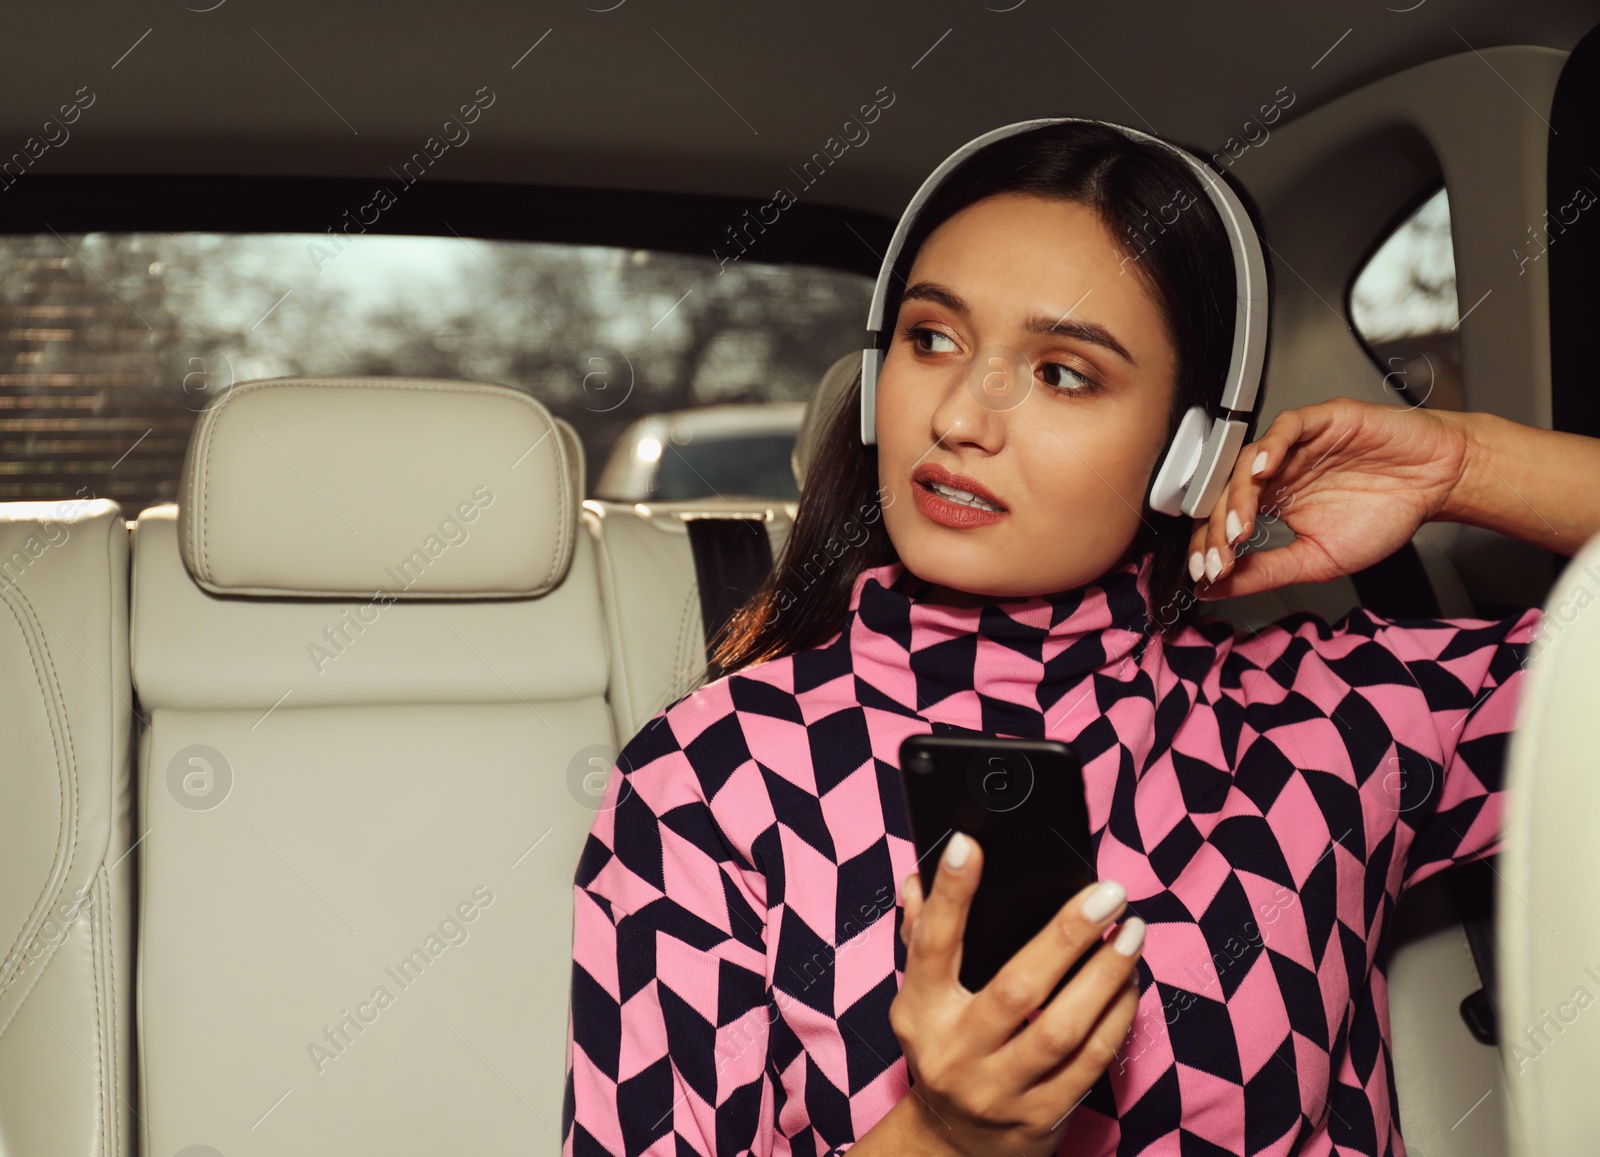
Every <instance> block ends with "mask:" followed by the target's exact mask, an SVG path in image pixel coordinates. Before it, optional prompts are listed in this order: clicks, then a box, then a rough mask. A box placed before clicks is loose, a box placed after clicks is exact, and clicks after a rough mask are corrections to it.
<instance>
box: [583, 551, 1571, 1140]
mask: <svg viewBox="0 0 1600 1157" xmlns="http://www.w3.org/2000/svg"><path fill="white" fill-rule="evenodd" d="M1150 565H1151V556H1150V555H1148V554H1146V555H1143V556H1141V557H1140V558H1139V559H1138V560H1136V561H1133V562H1129V563H1127V564H1126V565H1124V566H1122V567H1120V568H1118V569H1115V570H1113V571H1111V572H1108V573H1107V574H1106V575H1104V576H1102V577H1101V578H1100V579H1099V580H1097V582H1096V583H1094V584H1092V585H1090V586H1087V587H1084V588H1081V589H1079V590H1075V591H1070V592H1065V593H1060V594H1054V595H1049V596H1040V597H1035V598H1030V599H1013V600H1001V601H998V602H995V603H992V604H990V605H987V606H984V607H981V608H957V607H952V606H948V605H944V604H937V603H933V602H930V601H927V600H925V599H921V598H918V597H917V596H916V595H915V594H914V593H912V592H914V591H916V590H919V589H922V588H921V587H920V584H918V582H917V580H916V579H915V576H912V575H910V574H909V573H908V572H907V571H906V570H905V568H904V567H903V566H902V565H901V564H899V563H895V564H891V565H888V566H882V567H878V568H875V569H872V570H868V571H866V572H865V573H863V574H862V575H860V576H859V577H858V578H857V580H856V583H855V588H854V591H853V594H852V597H851V605H850V612H849V614H848V615H847V617H846V619H845V622H844V626H843V628H842V630H841V631H840V633H839V634H838V635H837V636H835V637H834V638H833V639H831V640H830V641H828V642H827V643H825V644H823V645H821V646H819V647H815V648H812V649H810V650H806V651H801V652H796V653H794V654H790V655H787V656H784V657H783V658H780V659H775V660H772V661H770V662H766V663H761V664H758V665H755V666H752V667H748V668H746V669H744V670H742V671H739V672H736V673H734V674H732V675H730V676H726V677H724V678H721V679H718V680H717V681H715V682H713V683H710V684H708V685H707V686H705V687H703V688H701V689H699V690H697V691H694V692H692V693H690V694H689V695H687V696H685V697H683V698H681V699H679V700H678V701H677V702H675V703H673V704H672V705H671V706H669V707H667V708H666V709H664V710H663V711H662V712H661V713H660V714H658V715H657V716H656V717H655V718H654V719H652V720H651V722H650V723H649V724H647V725H646V726H645V727H644V728H643V729H642V730H641V731H640V733H639V734H638V735H637V736H635V737H634V738H633V739H632V741H631V742H629V743H628V744H627V746H626V747H625V748H624V749H623V750H622V752H621V753H620V755H619V757H618V761H617V763H618V766H617V768H616V769H614V770H613V772H612V774H611V778H610V781H609V784H608V787H607V791H606V795H605V797H604V799H603V802H602V804H601V810H600V811H599V813H598V814H597V816H596V818H595V823H594V827H593V830H592V832H591V834H590V837H589V840H588V842H587V845H586V847H585V850H584V852H583V855H582V858H581V861H580V863H579V865H578V868H577V873H576V878H575V881H574V890H573V896H574V902H575V905H576V910H575V925H574V943H573V972H572V992H571V1000H572V1004H571V1019H570V1022H569V1035H568V1046H567V1047H568V1052H567V1078H566V1081H567V1083H566V1099H565V1106H564V1113H563V1123H562V1133H563V1146H564V1149H563V1151H564V1153H566V1154H569V1155H572V1157H585V1155H587V1154H600V1153H609V1154H617V1155H621V1154H626V1155H629V1157H632V1155H634V1154H644V1153H649V1154H662V1155H672V1157H678V1155H687V1154H701V1155H705V1157H710V1155H717V1157H733V1155H736V1154H745V1153H751V1154H761V1155H766V1154H804V1155H809V1157H821V1155H823V1154H832V1153H840V1152H844V1151H846V1150H847V1149H849V1148H850V1146H851V1145H852V1144H853V1143H854V1142H855V1141H856V1140H858V1139H859V1138H860V1137H862V1136H863V1135H864V1134H865V1133H866V1132H867V1130H869V1129H870V1128H871V1127H872V1126H873V1125H874V1124H875V1123H876V1122H877V1121H878V1120H879V1119H880V1118H882V1117H883V1116H884V1114H885V1113H887V1112H888V1111H889V1108H890V1107H891V1106H892V1105H893V1104H894V1103H895V1102H896V1101H897V1100H899V1099H900V1097H902V1096H904V1095H905V1094H906V1091H907V1087H908V1074H907V1070H906V1063H905V1060H904V1058H903V1056H902V1055H901V1052H900V1048H899V1043H898V1041H897V1039H896V1038H895V1035H894V1033H893V1031H892V1030H891V1029H890V1026H889V1004H890V1002H891V1001H892V1000H893V998H894V995H895V993H896V992H897V991H898V987H899V984H900V981H901V979H902V977H903V970H904V967H905V948H904V945H903V944H902V943H901V941H900V937H899V927H900V923H901V920H902V917H903V909H902V908H901V907H899V906H898V903H897V898H898V896H899V882H900V881H901V880H903V879H904V878H905V877H906V876H908V875H909V874H910V873H911V872H912V871H913V870H914V865H915V853H914V852H913V849H912V844H911V842H910V833H909V829H908V827H907V821H906V816H905V812H904V807H903V804H902V799H901V794H900V788H899V781H898V772H897V770H896V763H897V759H898V753H899V747H900V742H901V740H902V739H904V738H905V737H906V736H908V735H912V734H917V733H925V732H929V731H932V732H934V733H953V734H960V733H967V732H984V733H988V734H995V735H1014V736H1027V737H1048V738H1052V739H1061V740H1065V741H1067V742H1069V743H1070V744H1072V745H1073V747H1074V748H1075V749H1076V751H1077V753H1078V755H1079V756H1080V758H1081V759H1082V761H1083V766H1084V779H1085V783H1086V790H1087V796H1088V799H1087V802H1088V813H1089V821H1090V829H1091V832H1092V835H1093V839H1094V845H1095V848H1096V854H1095V858H1096V865H1097V868H1098V871H1099V875H1100V877H1101V878H1102V879H1113V880H1117V881H1119V882H1121V883H1122V884H1123V885H1124V886H1125V887H1126V888H1127V892H1128V912H1129V913H1131V914H1136V915H1138V916H1141V917H1143V918H1144V920H1145V921H1147V923H1148V925H1149V929H1148V933H1147V937H1146V941H1145V946H1144V950H1143V953H1142V955H1141V956H1140V958H1139V960H1138V980H1139V989H1140V993H1141V999H1140V1005H1139V1012H1138V1014H1137V1015H1136V1018H1135V1021H1134V1024H1133V1027H1132V1029H1131V1030H1130V1034H1129V1036H1128V1038H1127V1039H1126V1040H1125V1041H1124V1043H1123V1045H1122V1048H1121V1051H1120V1055H1119V1058H1118V1060H1117V1061H1115V1062H1113V1064H1112V1065H1111V1067H1110V1068H1109V1069H1108V1070H1107V1071H1106V1072H1105V1073H1104V1074H1103V1075H1102V1076H1101V1078H1100V1080H1099V1081H1098V1082H1097V1083H1096V1084H1095V1085H1094V1087H1093V1088H1092V1089H1091V1090H1090V1091H1089V1093H1088V1094H1087V1096H1086V1097H1085V1098H1084V1100H1083V1101H1082V1102H1081V1103H1080V1104H1079V1105H1078V1106H1077V1108H1076V1109H1074V1110H1073V1114H1072V1118H1071V1122H1070V1124H1069V1127H1068V1131H1067V1135H1066V1138H1065V1140H1064V1141H1063V1144H1062V1148H1061V1150H1060V1152H1061V1153H1064V1154H1065V1153H1071V1154H1085V1155H1087V1154H1105V1155H1108V1157H1109V1155H1110V1154H1118V1155H1131V1154H1183V1155H1191V1154H1193V1155H1200V1154H1240V1155H1245V1154H1275V1155H1276V1154H1291V1153H1293V1154H1307V1155H1313V1154H1315V1155H1321V1154H1340V1155H1353V1154H1365V1155H1371V1157H1398V1155H1400V1154H1403V1153H1404V1151H1405V1150H1404V1144H1403V1142H1402V1141H1401V1137H1400V1120H1399V1113H1398V1110H1397V1108H1396V1095H1395V1085H1394V1076H1393V1072H1392V1068H1391V1063H1390V1029H1389V1011H1388V1000H1387V994H1386V987H1385V967H1386V957H1387V938H1388V930H1389V924H1390V915H1391V913H1392V911H1393V910H1394V905H1395V901H1396V900H1397V898H1398V897H1399V895H1400V892H1401V891H1402V889H1404V888H1406V887H1408V886H1409V885H1411V884H1413V883H1415V882H1417V881H1419V880H1421V879H1423V878H1425V877H1427V876H1430V875H1432V874H1434V873H1435V872H1438V871H1440V870H1442V869H1444V868H1446V867H1448V866H1449V865H1451V864H1452V863H1455V862H1458V861H1462V860H1467V859H1472V858H1476V857H1481V856H1485V855H1489V854H1492V853H1493V852H1495V851H1498V850H1499V841H1500V829H1501V823H1502V814H1503V809H1504V805H1505V792H1504V790H1503V788H1502V768H1503V763H1504V759H1505V749H1506V743H1507V739H1508V733H1509V732H1510V730H1511V727H1512V723H1513V718H1514V711H1515V708H1516V702H1517V696H1518V692H1519V690H1520V688H1521V686H1522V681H1523V677H1524V675H1523V670H1522V665H1523V663H1524V661H1525V658H1526V654H1527V651H1528V645H1529V643H1530V641H1531V640H1532V637H1533V635H1534V632H1535V631H1536V629H1537V628H1538V626H1539V622H1540V612H1539V611H1538V610H1529V611H1526V612H1524V613H1522V614H1520V615H1517V616H1513V617H1510V618H1506V619H1503V620H1499V621H1488V620H1476V619H1455V620H1430V619H1411V620H1390V619H1385V618H1381V617H1378V616H1375V615H1373V614H1371V613H1369V612H1367V611H1364V610H1355V611H1352V612H1351V613H1350V614H1348V615H1347V616H1345V617H1344V618H1341V619H1340V620H1339V621H1338V622H1337V623H1335V624H1334V625H1333V626H1331V627H1330V626H1329V625H1328V624H1327V623H1326V622H1324V621H1323V620H1322V619H1319V618H1317V617H1315V616H1313V615H1310V614H1305V613H1297V614H1292V615H1289V616H1287V617H1285V618H1283V619H1281V620H1279V621H1278V622H1277V623H1274V624H1273V625H1271V626H1270V627H1268V628H1267V629H1265V630H1263V631H1261V632H1259V633H1254V632H1251V633H1249V634H1248V636H1247V635H1246V634H1243V633H1236V632H1235V628H1233V627H1232V626H1231V625H1229V624H1228V623H1225V622H1219V621H1211V622H1204V623H1199V624H1196V625H1193V626H1190V627H1188V628H1186V629H1185V630H1184V631H1183V633H1182V634H1180V635H1178V636H1177V637H1175V638H1173V639H1168V640H1165V641H1163V640H1161V639H1160V638H1159V636H1156V635H1153V634H1152V633H1151V631H1150V630H1149V623H1150V621H1151V618H1152V617H1153V616H1152V614H1151V611H1150V608H1149V605H1148V599H1149V575H1150ZM1124 918H1126V915H1125V916H1124Z"/></svg>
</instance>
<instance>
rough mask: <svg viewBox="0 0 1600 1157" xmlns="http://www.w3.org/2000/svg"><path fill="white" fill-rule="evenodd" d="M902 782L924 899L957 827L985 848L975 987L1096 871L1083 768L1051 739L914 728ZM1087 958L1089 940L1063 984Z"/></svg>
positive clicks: (968, 956) (969, 936)
mask: <svg viewBox="0 0 1600 1157" xmlns="http://www.w3.org/2000/svg"><path fill="white" fill-rule="evenodd" d="M900 787H901V791H902V792H903V793H904V796H905V805H906V816H907V818H908V819H909V820H910V823H911V837H912V842H913V843H914V844H915V846H916V849H917V866H918V869H919V872H920V875H921V879H922V894H923V895H924V896H931V895H932V894H933V881H934V876H935V875H936V874H937V873H938V870H939V863H940V860H941V859H942V858H943V856H944V848H945V845H946V844H947V843H949V841H950V837H951V836H952V835H954V834H955V833H956V832H957V831H960V832H964V833H966V834H967V835H968V836H970V837H972V838H973V839H975V840H977V841H978V846H979V847H980V848H982V849H983V876H982V878H981V879H980V880H979V882H978V890H977V893H976V894H975V895H974V896H973V898H972V906H971V908H970V909H969V910H968V912H967V928H966V934H965V937H964V938H963V940H962V951H961V970H960V977H961V983H962V984H963V985H965V986H966V988H967V989H968V990H969V991H971V992H977V991H978V990H979V989H980V988H982V987H983V986H984V985H986V984H987V983H989V980H990V979H991V978H992V977H993V976H994V974H995V973H996V972H998V971H1000V968H1001V966H1002V965H1004V964H1005V962H1006V961H1008V960H1010V959H1011V957H1012V956H1014V955H1016V953H1017V950H1018V949H1020V948H1021V947H1022V946H1023V945H1025V944H1027V942H1028V941H1029V940H1031V939H1033V937H1034V936H1035V935H1037V934H1038V932H1039V930H1040V929H1042V928H1043V927H1044V926H1045V925H1046V924H1048V923H1049V922H1050V918H1051V917H1052V916H1054V915H1055V914H1056V913H1057V912H1059V911H1060V910H1061V906H1062V905H1063V904H1065V903H1066V902H1067V901H1068V900H1070V899H1072V897H1073V896H1075V895H1077V893H1078V892H1079V891H1081V890H1082V889H1083V888H1084V887H1086V886H1087V885H1089V884H1092V883H1094V882H1095V881H1096V880H1097V879H1098V878H1099V877H1098V874H1097V873H1096V872H1095V869H1094V854H1093V842H1092V840H1091V838H1090V835H1089V812H1088V807H1087V805H1086V804H1085V802H1084V791H1083V766H1082V764H1081V763H1080V762H1079V760H1078V757H1077V754H1076V753H1075V752H1074V751H1073V750H1072V748H1071V747H1070V746H1068V745H1067V744H1065V743H1062V742H1060V741H1059V740H1054V739H1008V738H1003V737H1000V736H993V735H971V736H968V735H913V736H910V737H908V738H907V739H906V740H905V741H904V742H903V743H901V745H900ZM1092 955H1093V946H1091V947H1090V948H1089V949H1086V950H1085V951H1084V953H1083V955H1082V956H1080V957H1079V958H1078V959H1077V960H1076V961H1074V962H1073V965H1072V967H1071V969H1069V970H1068V972H1067V974H1066V975H1065V976H1063V977H1062V979H1061V984H1065V983H1066V982H1067V981H1068V980H1070V979H1071V978H1072V976H1073V975H1075V974H1076V973H1077V971H1078V969H1079V967H1081V966H1082V964H1083V963H1084V962H1086V961H1087V960H1088V959H1089V957H1090V956H1092ZM1061 984H1058V985H1057V986H1056V989H1057V990H1058V991H1059V989H1060V987H1061ZM1052 995H1053V994H1052Z"/></svg>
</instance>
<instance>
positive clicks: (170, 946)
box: [132, 379, 616, 1157]
mask: <svg viewBox="0 0 1600 1157" xmlns="http://www.w3.org/2000/svg"><path fill="white" fill-rule="evenodd" d="M579 466H580V463H579V461H578V459H577V457H576V455H575V454H574V452H573V443H572V434H571V431H570V429H564V428H562V427H561V425H560V424H559V423H557V422H555V421H554V420H553V419H552V418H551V416H550V415H549V413H548V412H547V411H546V410H545V409H544V407H542V406H540V405H539V404H538V403H537V402H535V401H533V400H532V399H531V398H529V397H528V396H527V395H525V394H522V393H519V392H517V391H514V390H510V389H506V388H504V387H497V386H486V385H476V384H470V383H447V382H426V381H411V380H386V379H339V380H318V379H278V380H273V381H268V382H262V383H253V384H247V385H243V386H239V387H235V389H234V391H233V392H232V393H230V394H228V395H224V397H223V398H222V399H220V400H219V402H218V403H216V404H215V406H214V407H213V408H212V409H211V410H209V411H207V413H206V414H205V415H203V416H202V418H201V421H200V423H199V424H198V426H197V428H196V432H195V435H194V439H193V442H192V443H191V448H190V453H189V456H188V458H187V460H186V463H185V474H184V478H183V483H182V488H181V490H180V492H179V493H180V503H179V504H178V505H177V506H166V507H155V508H152V509H149V510H146V511H145V512H144V513H143V514H141V515H140V517H139V519H138V522H137V524H136V527H135V531H134V543H133V570H134V575H133V603H132V618H133V627H132V640H133V641H132V661H133V678H134V682H135V685H136V686H137V689H138V692H139V695H140V700H141V706H142V708H143V710H144V711H145V713H146V717H147V719H148V724H147V726H146V727H145V729H144V732H143V734H142V736H141V740H140V748H139V760H138V762H139V790H140V792H141V802H142V807H143V810H144V815H145V818H146V827H147V835H146V836H145V839H144V841H143V844H142V845H141V848H140V858H141V860H142V865H141V872H142V875H141V883H140V888H141V899H142V916H141V935H140V944H139V1024H140V1033H139V1055H140V1062H141V1066H142V1078H143V1104H144V1110H143V1111H144V1117H145V1120H146V1122H147V1125H148V1128H149V1137H150V1141H151V1146H152V1147H151V1149H150V1151H151V1152H154V1153H174V1152H179V1151H183V1150H184V1149H185V1147H186V1146H191V1145H206V1146H210V1147H211V1148H212V1150H215V1151H217V1152H221V1153H225V1154H228V1155H229V1157H237V1155H239V1154H248V1153H290V1152H292V1153H304V1154H317V1153H329V1154H332V1153H341V1154H344V1153H350V1152H370V1153H396V1154H407V1153H418V1154H421V1153H429V1154H431V1153H440V1152H497V1151H502V1150H503V1149H504V1148H505V1147H506V1146H507V1144H508V1139H511V1138H516V1139H519V1140H520V1141H525V1143H526V1147H527V1148H528V1149H530V1150H533V1151H540V1152H553V1151H555V1149H556V1148H558V1147H559V1141H560V1138H559V1131H560V1125H561V1119H560V1118H561V1102H562V1089H563V1076H564V1038H565V1028H566V1013H567V994H568V985H569V978H570V960H571V957H570V953H571V888H572V878H573V872H574V868H575V866H576V864H577V861H578V857H579V854H580V852H581V850H582V847H583V844H584V841H585V839H586V837H587V833H588V830H589V827H590V825H591V823H592V821H593V818H594V810H593V809H594V806H595V804H594V803H593V802H591V801H590V797H589V796H588V795H586V794H585V793H584V792H583V789H582V785H583V780H584V779H585V777H590V776H593V775H594V773H595V767H596V765H595V763H594V762H593V760H594V758H596V754H597V753H604V752H610V751H613V750H614V748H615V743H616V736H615V733H614V730H613V727H612V723H611V716H610V714H609V711H608V709H607V704H606V700H605V691H606V682H607V678H608V662H607V653H606V644H605V620H604V615H603V613H602V608H601V602H600V590H599V582H598V574H597V571H596V560H595V550H594V543H593V540H592V538H591V536H590V535H589V533H588V532H587V530H586V529H585V528H584V527H583V525H582V524H581V523H580V521H579V518H578V502H579V497H578V496H579V494H580V481H581V480H580V476H579V474H578V468H579ZM605 766H606V767H607V768H609V766H610V765H609V763H607V764H606V765H605Z"/></svg>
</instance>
